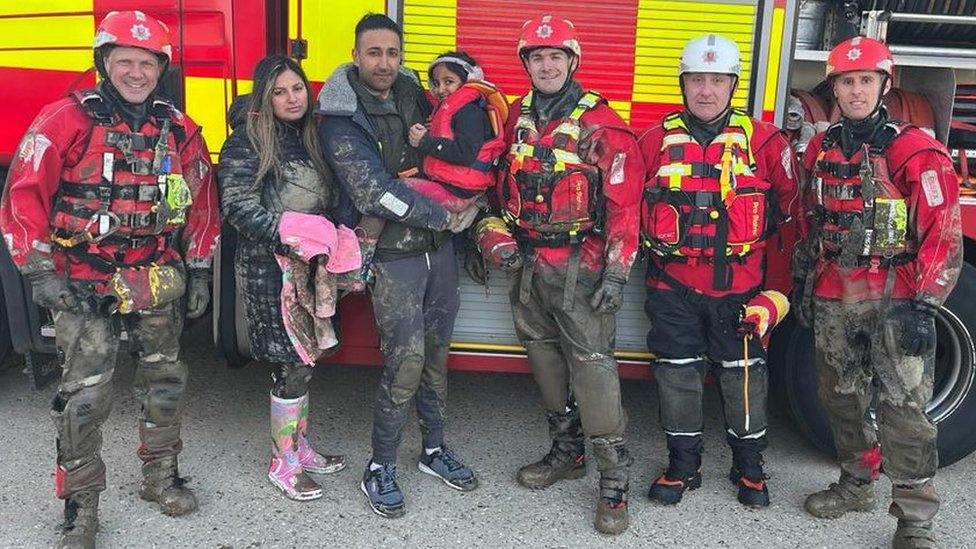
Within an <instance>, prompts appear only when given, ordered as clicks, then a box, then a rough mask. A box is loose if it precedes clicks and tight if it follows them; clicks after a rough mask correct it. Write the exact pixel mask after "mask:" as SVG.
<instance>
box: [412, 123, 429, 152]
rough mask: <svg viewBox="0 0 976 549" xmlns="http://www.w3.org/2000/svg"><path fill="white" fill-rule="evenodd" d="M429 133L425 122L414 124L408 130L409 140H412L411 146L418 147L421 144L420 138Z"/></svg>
mask: <svg viewBox="0 0 976 549" xmlns="http://www.w3.org/2000/svg"><path fill="white" fill-rule="evenodd" d="M425 135H427V128H426V127H424V125H423V124H414V125H413V126H410V130H409V131H408V132H407V140H408V141H409V142H410V146H411V147H413V148H415V149H416V148H417V147H419V146H420V140H421V139H423V138H424V136H425Z"/></svg>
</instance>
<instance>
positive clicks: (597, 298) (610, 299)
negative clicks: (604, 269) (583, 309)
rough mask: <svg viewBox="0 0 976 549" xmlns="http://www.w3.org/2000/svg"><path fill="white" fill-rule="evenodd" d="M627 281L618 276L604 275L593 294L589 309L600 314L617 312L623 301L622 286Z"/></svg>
mask: <svg viewBox="0 0 976 549" xmlns="http://www.w3.org/2000/svg"><path fill="white" fill-rule="evenodd" d="M626 283H627V281H626V280H625V279H623V278H622V277H619V276H614V275H606V276H604V277H603V281H602V282H600V285H599V286H597V288H596V291H595V292H593V298H592V299H590V307H592V308H593V310H594V311H596V312H598V313H602V314H609V313H615V312H617V309H619V308H620V305H621V304H622V303H623V300H624V284H626Z"/></svg>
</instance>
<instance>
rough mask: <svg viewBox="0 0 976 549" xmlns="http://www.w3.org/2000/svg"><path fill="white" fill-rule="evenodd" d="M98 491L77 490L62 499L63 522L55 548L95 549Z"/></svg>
mask: <svg viewBox="0 0 976 549" xmlns="http://www.w3.org/2000/svg"><path fill="white" fill-rule="evenodd" d="M97 531H98V492H91V491H85V492H77V493H75V494H72V495H71V496H70V497H69V498H68V499H66V500H65V501H64V523H63V524H62V525H61V537H60V538H59V539H58V543H57V544H56V545H55V546H54V547H55V549H95V532H97Z"/></svg>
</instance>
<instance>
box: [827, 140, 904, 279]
mask: <svg viewBox="0 0 976 549" xmlns="http://www.w3.org/2000/svg"><path fill="white" fill-rule="evenodd" d="M910 127H913V126H911V125H908V124H896V123H889V124H887V125H886V126H885V128H884V130H883V131H882V133H881V136H880V138H879V139H877V140H876V141H875V142H874V143H872V144H870V145H868V144H865V145H864V147H863V148H862V149H861V150H858V151H856V152H855V153H854V155H853V156H852V157H851V158H850V159H849V160H848V159H846V158H845V157H844V153H843V152H842V151H841V148H840V144H839V142H840V126H839V125H835V126H833V127H831V128H830V129H828V130H827V133H826V135H825V136H824V139H823V144H822V145H821V149H820V153H819V154H818V156H817V160H816V162H815V164H814V178H813V190H814V194H815V196H816V199H817V211H816V219H817V225H818V228H819V237H820V243H821V247H822V249H823V255H824V257H825V258H826V259H827V260H829V261H838V262H840V263H842V265H843V266H845V267H854V266H859V265H860V266H865V265H871V264H873V265H875V266H882V264H883V266H885V267H887V266H888V265H890V264H901V263H907V262H909V261H911V260H912V259H913V258H914V257H915V253H914V251H915V248H916V244H915V242H914V241H913V238H914V235H912V234H910V233H909V231H908V217H909V216H908V198H909V197H908V195H907V194H906V191H905V190H903V189H900V188H899V187H898V186H897V185H896V184H895V183H894V182H893V181H892V179H891V173H892V170H891V167H892V166H893V164H890V163H889V159H890V158H907V156H904V155H902V154H901V153H898V154H890V152H889V148H890V147H891V146H892V144H893V143H895V140H896V139H897V138H898V136H899V135H900V134H901V133H902V132H903V131H904V130H905V129H907V128H910ZM898 167H900V166H895V168H896V169H897V168H898Z"/></svg>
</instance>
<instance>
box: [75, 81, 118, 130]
mask: <svg viewBox="0 0 976 549" xmlns="http://www.w3.org/2000/svg"><path fill="white" fill-rule="evenodd" d="M71 98H72V99H74V100H75V102H76V103H77V104H78V106H80V107H81V109H82V110H83V111H84V112H85V114H86V115H88V117H89V118H91V119H92V121H93V122H94V123H95V124H98V125H100V126H111V125H114V123H115V120H114V116H112V109H111V108H110V107H109V106H108V102H107V101H105V98H104V97H102V96H101V94H99V93H98V90H95V89H88V90H76V91H73V92H71Z"/></svg>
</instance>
